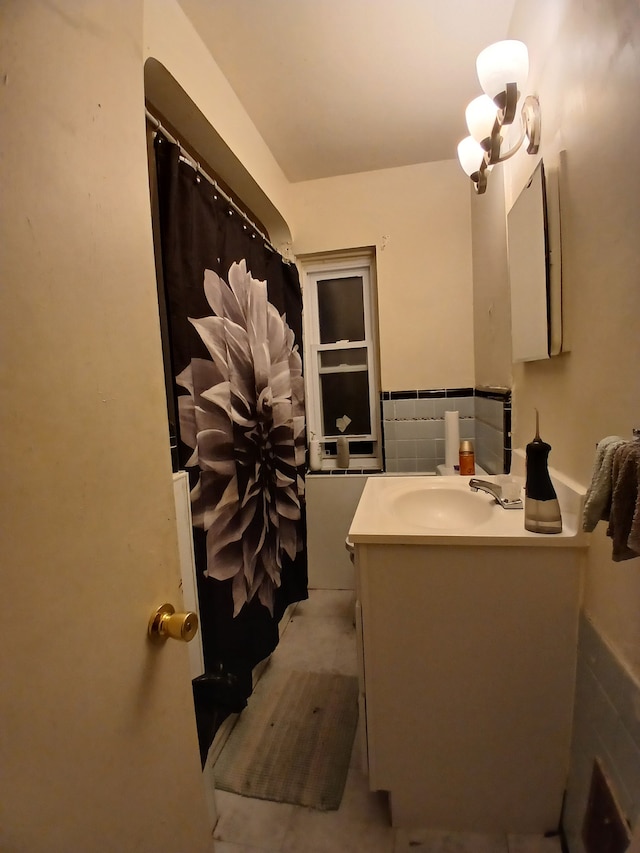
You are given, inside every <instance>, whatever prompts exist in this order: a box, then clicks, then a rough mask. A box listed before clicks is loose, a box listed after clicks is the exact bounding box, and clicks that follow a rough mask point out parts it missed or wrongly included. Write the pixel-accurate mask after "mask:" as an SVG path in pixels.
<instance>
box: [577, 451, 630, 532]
mask: <svg viewBox="0 0 640 853" xmlns="http://www.w3.org/2000/svg"><path fill="white" fill-rule="evenodd" d="M622 444H626V442H625V440H624V438H620V436H618V435H608V436H607V437H606V438H603V439H602V441H599V442H598V447H597V450H596V458H595V461H594V463H593V474H592V475H591V485H590V486H589V488H588V489H587V496H586V499H585V504H584V512H583V516H582V529H583V530H584V531H585V532H586V533H590V532H591V531H592V530H593V529H594V528H595V526H596V524H597V523H598V522H599V521H608V520H609V512H610V510H611V493H612V468H613V457H614V454H615V452H616V450H617V449H618V447H620V446H621V445H622Z"/></svg>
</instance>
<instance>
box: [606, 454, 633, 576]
mask: <svg viewBox="0 0 640 853" xmlns="http://www.w3.org/2000/svg"><path fill="white" fill-rule="evenodd" d="M639 486H640V440H637V439H636V440H635V441H629V442H628V443H626V444H623V445H621V446H620V447H618V449H617V450H616V452H615V454H614V457H613V495H612V498H611V513H610V515H609V527H608V529H607V536H610V537H611V538H612V539H613V559H614V560H615V561H616V562H619V561H620V560H632V559H633V558H634V557H640V494H639Z"/></svg>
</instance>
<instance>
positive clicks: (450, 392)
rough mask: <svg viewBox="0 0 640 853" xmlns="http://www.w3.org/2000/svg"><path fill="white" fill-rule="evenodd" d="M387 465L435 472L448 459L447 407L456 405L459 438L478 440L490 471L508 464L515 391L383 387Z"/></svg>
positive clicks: (498, 470)
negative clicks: (513, 393)
mask: <svg viewBox="0 0 640 853" xmlns="http://www.w3.org/2000/svg"><path fill="white" fill-rule="evenodd" d="M381 405H382V430H383V442H384V443H383V446H384V456H385V470H386V471H387V472H389V473H399V472H421V471H425V472H434V471H435V470H436V468H437V466H438V465H441V464H443V463H444V460H445V439H444V413H445V412H447V411H457V412H459V416H460V439H461V440H462V439H471V440H472V441H473V442H474V444H475V452H476V461H477V462H478V464H479V465H480V466H482V468H484V470H485V471H487V472H488V473H489V474H501V473H504V472H505V471H508V470H509V464H510V460H511V395H510V393H509V392H508V391H504V392H503V391H486V390H484V389H474V388H445V389H437V390H415V391H383V392H382V394H381Z"/></svg>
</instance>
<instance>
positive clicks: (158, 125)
mask: <svg viewBox="0 0 640 853" xmlns="http://www.w3.org/2000/svg"><path fill="white" fill-rule="evenodd" d="M144 111H145V115H146V117H147V119H148V121H150V122H151V124H153V125H154V126H155V132H157V131H161V132H162V135H163V136H165V137H166V138H167V139H168V140H169V142H172V143H173V144H174V145H177V146H178V148H179V149H180V159H181V160H182V161H183V162H185V163H187V165H189V166H191V168H192V169H195V172H196V174H197V175H202V177H203V178H205V180H207V181H208V182H209V183H210V184H211V186H212V187H214V189H215V190H216V192H218V193H220V195H221V196H222V198H223V199H224V200H225V201H226V202H227V203H228V204H230V205H231V207H232V208H233V209H234V210H235V211H236V213H237V214H238V215H239V216H240V217H241V218H242V219H244V221H245V222H247V223H248V224H249V225H250V226H251V228H252V229H253V230H254V231H255V233H256V234H258V235H259V236H260V237H261V238H262V239H263V240H264V244H265V246H266V248H267V249H269V250H270V251H272V252H275V253H276V254H277V255H280V257H281V258H282V260H283V261H284V262H285V263H286V264H290V263H292V262H291V261H290V260H288V258H285V257H284V256H283V255H282V253H281V252H279V251H278V250H277V249H276V247H275V246H274V245H273V243H272V242H271V240H269V238H268V237H267V235H266V234H263V233H262V231H261V230H260V229H259V228H258V226H257V225H256V223H255V222H253V221H252V220H251V219H249V217H248V216H247V214H246V213H245V212H244V210H242V209H241V208H240V207H238V205H237V204H236V203H235V201H234V200H233V199H232V198H231V197H230V196H228V195H227V194H226V192H225V191H224V190H223V189H221V187H220V184H219V183H218V182H217V181H216V179H215V178H212V177H211V176H210V175H208V174H207V173H206V172H205V171H204V169H203V168H202V166H201V165H200V163H198V161H197V160H194V159H193V157H191V155H190V154H188V153H187V152H186V151H185V149H184V148H183V147H182V145H181V144H180V140H179V139H176V138H175V137H174V136H173V135H172V134H171V133H169V131H168V130H167V129H166V127H164V125H163V124H162V122H161V121H160V119H159V118H157V117H156V116H154V114H153V113H152V112H151V110H150V109H149V108H148V107H145V110H144Z"/></svg>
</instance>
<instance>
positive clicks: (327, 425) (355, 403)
mask: <svg viewBox="0 0 640 853" xmlns="http://www.w3.org/2000/svg"><path fill="white" fill-rule="evenodd" d="M320 390H321V394H322V424H323V431H324V434H325V435H326V436H327V435H340V434H341V433H342V431H341V430H339V429H338V427H337V426H336V420H338V418H342V417H343V416H344V415H347V417H349V418H351V423H350V424H349V426H348V427H347V428H346V429H345V430H344V434H345V435H362V434H364V435H368V434H369V433H370V432H371V417H370V412H369V374H368V372H367V371H366V370H363V371H362V372H360V371H358V372H357V373H323V374H321V376H320Z"/></svg>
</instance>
